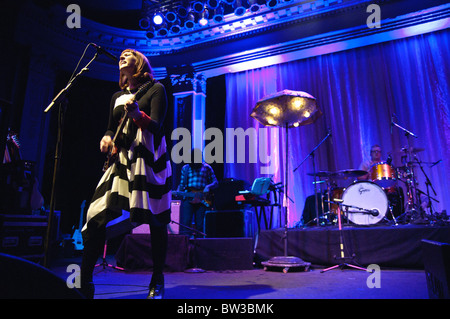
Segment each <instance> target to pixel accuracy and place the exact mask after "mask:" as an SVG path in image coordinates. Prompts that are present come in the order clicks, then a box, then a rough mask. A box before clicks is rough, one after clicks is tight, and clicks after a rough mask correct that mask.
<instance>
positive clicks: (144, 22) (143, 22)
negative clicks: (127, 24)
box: [139, 17, 151, 30]
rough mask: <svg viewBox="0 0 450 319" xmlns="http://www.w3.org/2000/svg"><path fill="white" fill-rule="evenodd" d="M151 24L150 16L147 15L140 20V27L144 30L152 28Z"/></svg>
mask: <svg viewBox="0 0 450 319" xmlns="http://www.w3.org/2000/svg"><path fill="white" fill-rule="evenodd" d="M150 26H151V22H150V19H149V18H147V17H145V18H142V19H141V20H139V27H140V28H141V29H142V30H147V29H148V28H150Z"/></svg>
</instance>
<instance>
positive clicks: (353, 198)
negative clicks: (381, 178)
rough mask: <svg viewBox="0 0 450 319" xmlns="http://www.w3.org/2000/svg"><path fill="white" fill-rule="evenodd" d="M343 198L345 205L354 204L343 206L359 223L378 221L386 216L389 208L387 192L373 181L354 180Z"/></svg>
mask: <svg viewBox="0 0 450 319" xmlns="http://www.w3.org/2000/svg"><path fill="white" fill-rule="evenodd" d="M342 200H343V204H344V205H350V206H353V207H346V206H343V210H344V211H345V212H347V213H348V214H347V218H348V219H349V220H350V221H351V222H353V223H355V224H358V225H372V224H376V223H378V222H379V221H380V220H382V219H383V218H384V216H386V213H387V211H388V208H389V203H388V198H387V196H386V193H385V192H384V191H383V189H382V188H381V187H380V186H378V185H377V184H375V183H372V182H366V181H360V182H354V183H353V184H351V185H350V186H349V187H347V188H346V189H345V191H344V194H343V195H342ZM365 210H370V212H367V211H365Z"/></svg>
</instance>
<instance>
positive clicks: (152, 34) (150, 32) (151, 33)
mask: <svg viewBox="0 0 450 319" xmlns="http://www.w3.org/2000/svg"><path fill="white" fill-rule="evenodd" d="M145 36H146V37H147V39H153V38H154V37H155V32H154V31H148V32H146V33H145Z"/></svg>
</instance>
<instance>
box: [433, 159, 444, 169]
mask: <svg viewBox="0 0 450 319" xmlns="http://www.w3.org/2000/svg"><path fill="white" fill-rule="evenodd" d="M440 162H442V160H441V159H440V160H439V161H436V162H434V163H433V164H431V166H430V168H431V167H433V166H435V165H437V164H439V163H440Z"/></svg>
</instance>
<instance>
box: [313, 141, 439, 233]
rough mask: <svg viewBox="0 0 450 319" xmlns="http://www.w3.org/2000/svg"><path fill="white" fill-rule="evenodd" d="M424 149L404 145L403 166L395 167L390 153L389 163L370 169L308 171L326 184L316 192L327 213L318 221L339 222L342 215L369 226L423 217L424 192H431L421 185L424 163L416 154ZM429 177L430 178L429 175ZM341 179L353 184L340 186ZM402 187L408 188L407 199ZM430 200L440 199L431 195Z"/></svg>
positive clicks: (349, 219) (402, 151)
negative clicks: (418, 174) (424, 189)
mask: <svg viewBox="0 0 450 319" xmlns="http://www.w3.org/2000/svg"><path fill="white" fill-rule="evenodd" d="M423 150H424V149H423V148H402V149H401V151H399V153H400V155H401V158H402V164H403V166H401V167H394V166H393V165H392V158H391V157H390V156H389V157H388V160H387V161H386V162H379V163H375V164H373V165H372V166H371V167H370V168H369V169H368V170H367V171H365V170H356V169H347V170H340V171H337V172H330V171H319V172H316V173H308V175H309V176H315V177H317V178H319V179H320V181H318V182H316V183H321V184H325V185H326V189H325V190H324V191H322V192H320V193H318V192H316V194H315V195H316V196H317V197H318V201H317V203H318V205H321V206H322V207H321V208H322V212H323V214H322V216H320V217H319V221H318V224H319V225H322V226H326V225H335V224H336V223H337V219H338V218H337V217H338V214H341V217H344V218H346V220H347V222H351V223H353V224H356V225H366V226H368V225H374V224H378V223H380V222H381V221H388V222H393V223H395V224H396V225H397V224H398V223H399V222H400V220H401V221H413V220H415V219H419V218H423V215H424V211H423V207H422V205H421V204H422V202H421V196H420V195H421V194H422V195H427V194H426V193H425V192H423V191H421V190H420V189H418V188H417V186H418V182H417V179H416V168H417V167H420V168H421V169H422V165H421V164H422V163H421V162H420V161H419V160H418V158H417V156H416V154H417V153H418V152H421V151H423ZM407 159H409V160H407ZM422 171H423V169H422ZM423 173H424V174H425V172H423ZM425 176H426V174H425ZM426 179H427V180H428V177H427V176H426ZM340 180H343V181H344V182H345V181H349V180H350V183H348V185H347V186H346V187H337V182H338V181H340ZM341 184H342V183H341ZM401 186H404V187H405V189H406V198H404V193H403V188H402V187H401ZM427 187H428V184H427ZM427 199H428V201H430V200H434V201H437V200H436V199H435V198H433V197H430V196H429V194H428V196H427ZM405 201H406V203H405ZM429 207H431V205H429ZM316 209H317V208H316Z"/></svg>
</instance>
